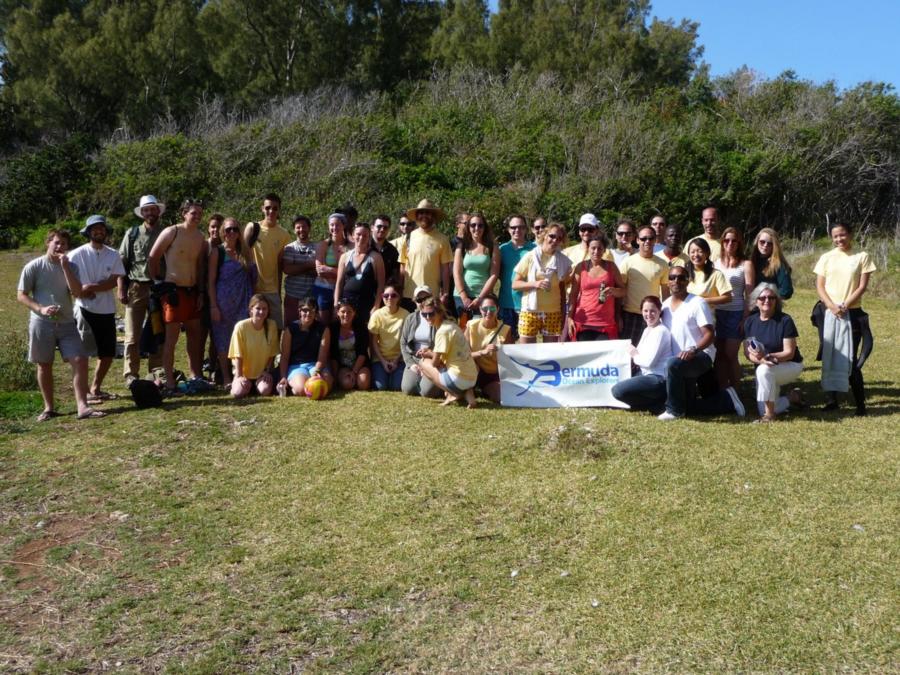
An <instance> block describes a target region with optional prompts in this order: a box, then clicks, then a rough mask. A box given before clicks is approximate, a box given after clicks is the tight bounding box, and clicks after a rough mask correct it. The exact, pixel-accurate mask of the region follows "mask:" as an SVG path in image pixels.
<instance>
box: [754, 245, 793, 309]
mask: <svg viewBox="0 0 900 675" xmlns="http://www.w3.org/2000/svg"><path fill="white" fill-rule="evenodd" d="M750 262H751V263H752V264H753V273H754V275H755V276H754V278H755V279H756V283H758V284H759V283H762V282H763V281H765V282H767V283H770V284H775V285H776V286H778V295H780V296H781V299H782V300H790V299H791V296H792V295H793V294H794V283H793V281H791V266H790V265H789V264H788V261H787V259H786V258H785V257H784V252H783V251H782V249H781V242H780V241H779V239H778V234H777V233H776V232H775V230H773V229H772V228H771V227H764V228H763V229H761V230H760V231H759V232H758V233H757V235H756V239H754V240H753V250H752V251H751V252H750ZM750 309H751V311H752V310H753V309H754V308H753V307H751V308H750Z"/></svg>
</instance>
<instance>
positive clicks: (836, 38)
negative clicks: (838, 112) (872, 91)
mask: <svg viewBox="0 0 900 675" xmlns="http://www.w3.org/2000/svg"><path fill="white" fill-rule="evenodd" d="M651 2H652V5H653V7H652V9H651V15H652V16H657V17H659V18H660V19H674V20H675V22H676V23H678V22H679V21H680V20H681V19H682V18H688V19H691V20H693V21H698V22H699V23H700V30H699V35H700V37H699V43H700V44H702V45H703V46H704V47H705V51H704V53H703V60H704V61H706V62H707V63H708V64H709V65H710V69H711V71H712V74H713V75H724V74H726V73H730V72H731V71H733V70H735V69H737V68H740V67H741V66H742V65H746V66H748V67H750V68H751V69H752V70H754V71H756V72H758V73H759V74H760V75H762V76H764V77H776V76H777V75H779V74H780V73H782V72H783V71H785V70H788V69H791V70H794V71H795V72H796V73H797V76H798V77H800V78H801V79H805V80H813V81H814V82H825V81H826V80H835V81H836V82H837V84H838V86H839V87H842V88H846V87H852V86H853V85H855V84H858V83H859V82H864V81H866V80H875V81H882V82H887V83H889V84H893V85H894V87H897V88H900V0H860V1H859V2H855V3H854V2H848V1H847V0H651ZM489 4H490V6H491V9H492V10H493V11H496V7H497V3H496V0H492V1H491V2H490V3H489Z"/></svg>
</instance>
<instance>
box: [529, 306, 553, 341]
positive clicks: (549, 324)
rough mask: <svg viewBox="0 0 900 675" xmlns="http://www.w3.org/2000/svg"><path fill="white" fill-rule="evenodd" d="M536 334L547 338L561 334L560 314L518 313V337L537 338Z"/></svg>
mask: <svg viewBox="0 0 900 675" xmlns="http://www.w3.org/2000/svg"><path fill="white" fill-rule="evenodd" d="M538 333H540V334H541V335H545V336H547V337H555V336H558V335H561V334H562V312H531V311H529V310H526V309H523V310H522V311H521V312H519V335H521V336H522V337H528V338H532V337H537V335H538Z"/></svg>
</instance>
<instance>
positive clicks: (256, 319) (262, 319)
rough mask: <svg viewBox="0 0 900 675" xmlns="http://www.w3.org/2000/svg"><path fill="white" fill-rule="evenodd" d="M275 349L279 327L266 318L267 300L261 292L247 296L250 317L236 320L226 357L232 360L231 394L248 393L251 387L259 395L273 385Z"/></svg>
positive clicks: (276, 349)
mask: <svg viewBox="0 0 900 675" xmlns="http://www.w3.org/2000/svg"><path fill="white" fill-rule="evenodd" d="M277 353H278V327H277V326H276V325H275V322H274V321H273V320H272V319H270V318H269V301H268V300H266V296H265V295H263V294H262V293H257V294H256V295H254V296H253V297H252V298H250V318H249V319H244V320H243V321H238V323H237V324H236V325H235V327H234V332H233V333H232V334H231V344H230V345H229V348H228V358H229V359H231V361H232V363H233V364H234V380H232V382H231V395H232V396H234V397H235V398H243V397H244V396H247V395H248V394H249V393H250V392H251V391H252V390H253V389H254V388H255V389H256V391H257V392H258V393H259V395H260V396H271V395H272V392H273V389H274V382H273V380H272V374H271V373H270V372H269V370H270V369H271V368H272V362H273V361H274V360H275V355H276V354H277Z"/></svg>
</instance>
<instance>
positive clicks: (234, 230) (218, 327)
mask: <svg viewBox="0 0 900 675" xmlns="http://www.w3.org/2000/svg"><path fill="white" fill-rule="evenodd" d="M257 276H258V275H257V272H256V263H254V262H251V258H250V255H249V252H248V251H245V249H244V238H243V237H242V236H241V226H240V225H239V224H238V222H237V220H235V219H234V218H226V219H225V221H224V223H223V227H222V243H221V244H219V245H218V246H216V247H215V248H213V249H212V252H211V253H210V254H209V271H208V273H207V293H208V294H209V315H210V319H211V321H212V338H213V343H214V344H215V346H216V353H217V355H218V358H219V368H220V370H221V371H222V385H223V386H224V387H225V388H226V389H230V388H231V382H232V377H231V363H230V361H229V357H228V347H229V345H230V343H231V333H232V331H234V326H235V324H237V322H238V321H240V320H242V319H246V318H247V317H248V316H249V314H248V310H247V308H248V306H249V303H250V297H251V296H252V295H253V286H254V285H255V284H256V278H257Z"/></svg>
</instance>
